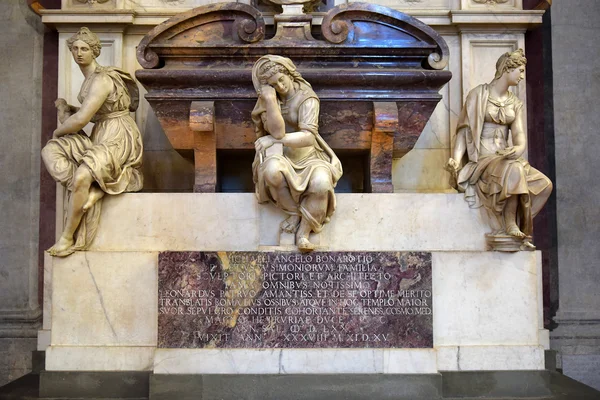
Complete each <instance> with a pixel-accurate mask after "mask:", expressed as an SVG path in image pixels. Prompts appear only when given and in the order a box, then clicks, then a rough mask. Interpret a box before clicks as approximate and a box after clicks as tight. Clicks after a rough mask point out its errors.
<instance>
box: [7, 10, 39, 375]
mask: <svg viewBox="0 0 600 400" xmlns="http://www.w3.org/2000/svg"><path fill="white" fill-rule="evenodd" d="M0 25H1V26H2V35H0V48H1V49H2V57H0V76H1V78H2V79H1V80H2V101H0V116H1V118H0V148H1V149H2V156H0V171H2V173H1V174H0V187H1V188H2V191H0V221H1V223H2V225H1V227H2V228H1V229H0V299H1V301H0V386H1V385H4V384H5V383H7V382H9V381H11V380H14V379H16V378H18V377H20V376H22V375H24V374H26V373H27V372H28V370H30V369H31V352H32V350H35V345H36V339H35V337H36V335H37V328H38V321H39V320H40V310H39V305H38V294H37V268H38V255H37V248H38V209H39V200H38V197H39V170H40V157H39V154H40V126H41V125H40V124H41V97H42V95H41V91H42V84H41V79H42V39H43V29H44V28H43V26H42V23H41V21H40V18H39V17H38V16H37V15H35V13H33V12H32V11H31V10H30V9H29V8H28V7H27V5H26V4H25V2H20V1H3V2H0Z"/></svg>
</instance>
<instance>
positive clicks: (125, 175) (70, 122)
mask: <svg viewBox="0 0 600 400" xmlns="http://www.w3.org/2000/svg"><path fill="white" fill-rule="evenodd" d="M67 45H68V47H69V50H70V51H71V53H72V54H73V58H74V60H75V62H76V63H77V65H79V68H80V69H81V72H82V73H83V76H84V77H85V80H84V82H83V84H82V86H81V90H80V92H79V96H78V100H79V102H80V103H81V107H75V106H71V105H68V104H67V102H66V101H65V100H64V99H58V100H57V101H56V106H57V109H58V117H59V121H60V125H59V127H58V128H57V129H56V130H55V131H54V134H53V138H52V139H51V140H50V141H48V143H47V144H46V146H45V147H44V148H43V149H42V159H43V161H44V164H45V165H46V168H47V169H48V172H49V173H50V175H52V177H53V178H54V179H55V180H56V181H57V182H60V183H61V184H62V185H63V186H65V187H66V188H67V190H68V191H69V197H70V199H69V205H68V210H67V218H66V223H65V226H64V230H63V232H62V235H61V236H60V238H59V240H58V241H57V242H56V244H54V246H52V247H51V248H50V249H49V250H48V252H49V253H50V254H51V255H53V256H58V257H65V256H68V255H69V254H72V253H73V252H74V251H77V250H85V249H86V248H88V247H89V245H90V243H91V241H92V239H93V238H94V236H95V233H96V230H97V227H98V221H99V218H100V205H101V199H102V197H103V196H104V194H105V193H108V194H119V193H123V192H135V191H138V190H140V189H141V188H142V186H143V176H142V172H141V169H140V167H141V165H142V151H143V147H142V137H141V135H140V132H139V130H138V128H137V126H136V124H135V122H134V120H133V119H132V118H131V116H130V115H129V112H130V111H135V110H136V108H137V105H138V89H137V86H136V83H135V81H134V80H133V79H132V78H131V76H130V75H129V74H127V73H126V72H124V71H121V70H119V69H117V68H113V67H103V66H100V65H99V64H98V63H97V62H96V58H97V57H98V56H99V55H100V48H101V44H100V40H99V39H98V37H97V36H96V35H95V34H94V33H93V32H91V31H90V30H89V29H88V28H81V29H80V30H79V32H77V33H76V34H75V35H73V36H72V37H70V38H69V39H68V40H67ZM89 122H93V123H94V128H93V130H92V133H91V135H90V136H89V137H88V136H87V135H86V134H85V132H83V131H82V130H81V129H82V128H83V127H84V126H85V125H86V124H88V123H89Z"/></svg>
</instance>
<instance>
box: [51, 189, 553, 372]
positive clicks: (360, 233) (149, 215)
mask: <svg viewBox="0 0 600 400" xmlns="http://www.w3.org/2000/svg"><path fill="white" fill-rule="evenodd" d="M433 210H436V211H435V212H434V211H433ZM102 212H103V215H102V218H101V224H100V228H99V232H98V236H97V237H96V240H95V241H94V244H93V248H92V249H91V250H90V251H88V252H78V253H75V254H73V255H72V256H70V257H68V258H65V259H58V258H53V259H50V260H48V261H49V262H50V263H51V264H52V267H51V270H52V283H51V285H52V290H51V295H49V297H48V298H46V299H45V307H44V309H45V310H46V312H47V313H49V315H47V318H49V320H50V321H51V345H50V347H49V348H48V350H47V357H46V369H47V370H48V371H81V370H85V371H149V372H153V373H154V374H160V375H171V374H270V375H273V374H275V375H288V374H433V375H435V374H437V373H438V372H439V371H483V370H496V371H500V370H543V369H544V348H545V346H547V331H545V330H544V329H543V324H542V316H541V312H542V305H541V304H542V303H541V286H540V285H541V271H540V256H539V253H538V252H519V253H513V254H508V253H498V252H487V251H484V249H485V238H484V233H485V229H486V227H485V225H484V224H483V222H481V221H480V220H479V217H478V214H477V213H476V212H473V211H471V210H469V208H468V207H464V203H463V199H462V196H460V195H456V194H389V195H386V194H346V195H344V194H339V195H338V211H337V212H338V213H339V215H343V216H345V218H337V219H333V220H332V222H331V223H330V224H328V225H327V227H326V229H324V230H323V232H322V234H321V235H322V237H323V239H324V242H325V243H327V245H326V246H327V251H328V252H333V251H336V252H341V251H350V250H352V251H357V249H358V250H360V251H375V252H384V251H387V252H403V251H411V250H414V249H419V250H420V251H421V252H424V254H430V255H431V271H432V274H431V285H432V293H433V296H432V301H433V320H432V327H433V343H432V344H433V345H432V346H431V345H430V344H429V345H427V344H426V345H425V347H426V348H404V349H403V348H385V347H384V346H370V347H371V348H353V349H342V348H312V349H302V348H255V349H250V348H245V349H241V348H195V349H191V348H178V349H173V348H158V346H159V339H158V336H157V332H158V324H157V321H158V320H159V319H158V316H159V307H158V302H159V288H158V278H157V277H158V268H159V257H160V254H161V252H165V251H179V252H186V251H198V250H203V251H256V249H257V248H259V246H260V245H270V244H271V245H272V244H275V241H276V240H278V237H277V226H278V221H279V219H282V218H284V217H285V216H284V215H283V214H281V213H280V212H279V211H278V210H277V209H275V208H274V207H270V206H263V205H258V204H256V202H255V199H254V196H253V195H252V194H125V195H122V196H118V197H109V198H107V199H106V200H105V203H104V207H103V211H102ZM178 213H181V214H182V215H181V216H180V217H178V216H177V214H178ZM183 213H185V217H184V215H183ZM272 227H275V228H272ZM417 227H418V228H417ZM389 232H393V233H394V234H393V235H390V234H389ZM163 254H166V253H163ZM313 254H319V253H313ZM321 254H331V253H321ZM394 254H395V253H394ZM398 254H401V253H398ZM49 294H50V292H49Z"/></svg>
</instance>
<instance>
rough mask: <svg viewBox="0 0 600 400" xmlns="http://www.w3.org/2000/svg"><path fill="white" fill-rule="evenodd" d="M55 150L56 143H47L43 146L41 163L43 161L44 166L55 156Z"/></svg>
mask: <svg viewBox="0 0 600 400" xmlns="http://www.w3.org/2000/svg"><path fill="white" fill-rule="evenodd" d="M56 148H57V145H56V143H52V142H50V143H48V144H47V145H45V146H44V148H42V161H44V163H45V164H46V165H48V163H50V161H51V160H52V158H53V157H54V155H55V154H56Z"/></svg>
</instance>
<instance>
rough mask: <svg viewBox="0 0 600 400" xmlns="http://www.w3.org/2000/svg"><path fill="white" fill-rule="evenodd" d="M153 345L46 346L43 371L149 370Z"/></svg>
mask: <svg viewBox="0 0 600 400" xmlns="http://www.w3.org/2000/svg"><path fill="white" fill-rule="evenodd" d="M155 349H156V348H155V347H154V346H147V347H146V346H136V347H120V346H77V347H75V346H50V347H48V348H47V349H46V370H47V371H151V370H152V366H153V360H154V351H155Z"/></svg>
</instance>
